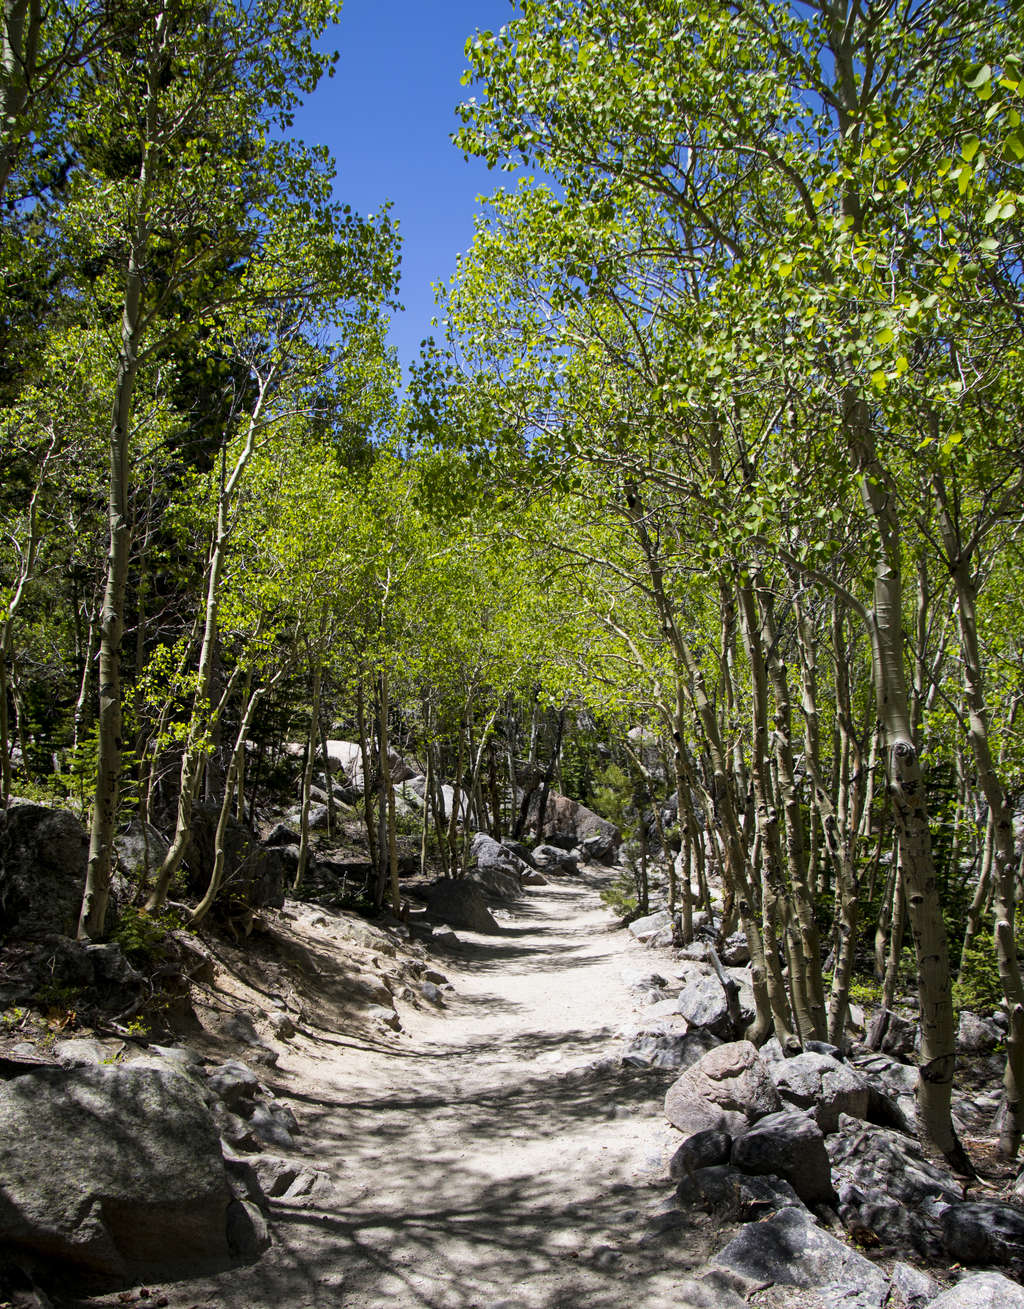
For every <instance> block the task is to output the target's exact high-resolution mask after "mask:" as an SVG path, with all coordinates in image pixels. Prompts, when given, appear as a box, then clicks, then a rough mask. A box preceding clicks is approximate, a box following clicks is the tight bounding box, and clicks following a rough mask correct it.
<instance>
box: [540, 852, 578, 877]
mask: <svg viewBox="0 0 1024 1309" xmlns="http://www.w3.org/2000/svg"><path fill="white" fill-rule="evenodd" d="M533 862H534V865H535V866H536V867H537V868H538V869H539V870H540V871H541V872H542V873H568V874H569V875H570V876H572V875H573V874H574V873H576V872H578V871H579V869H578V863H579V861H578V859H577V857H576V855H575V854H574V853H573V852H572V851H571V850H562V849H560V848H559V847H558V846H557V845H538V846H534V849H533Z"/></svg>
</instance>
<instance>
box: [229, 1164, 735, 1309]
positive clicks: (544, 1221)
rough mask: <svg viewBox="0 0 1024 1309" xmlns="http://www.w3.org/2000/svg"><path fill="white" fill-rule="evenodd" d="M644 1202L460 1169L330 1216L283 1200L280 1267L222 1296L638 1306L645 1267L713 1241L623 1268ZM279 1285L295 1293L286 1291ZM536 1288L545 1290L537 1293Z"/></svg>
mask: <svg viewBox="0 0 1024 1309" xmlns="http://www.w3.org/2000/svg"><path fill="white" fill-rule="evenodd" d="M636 1201H637V1196H636V1192H635V1191H634V1189H633V1188H632V1187H630V1186H629V1185H627V1184H623V1183H617V1184H612V1185H611V1186H607V1187H606V1186H604V1185H602V1182H601V1179H599V1178H595V1179H594V1180H593V1183H592V1184H591V1185H590V1187H588V1188H587V1189H586V1190H585V1191H584V1192H582V1193H581V1192H579V1191H578V1190H577V1192H576V1195H575V1197H574V1200H573V1201H572V1202H571V1203H568V1202H567V1199H566V1196H565V1193H564V1191H563V1190H562V1188H561V1186H560V1185H559V1182H558V1180H557V1179H552V1178H551V1177H539V1178H534V1177H514V1178H503V1179H486V1178H482V1177H480V1176H479V1175H475V1174H473V1173H472V1172H471V1171H469V1170H462V1169H454V1170H453V1171H452V1172H451V1174H450V1177H449V1183H448V1185H447V1186H445V1187H444V1188H443V1189H442V1190H438V1189H437V1188H424V1187H423V1186H422V1185H420V1184H418V1183H417V1182H416V1180H415V1179H413V1178H410V1184H409V1187H408V1191H407V1193H406V1194H405V1195H404V1196H400V1195H398V1194H395V1193H387V1194H384V1195H381V1196H380V1197H379V1198H377V1197H374V1198H373V1199H371V1200H369V1201H364V1202H361V1203H360V1204H358V1206H346V1205H344V1204H341V1205H339V1206H337V1207H334V1208H332V1210H331V1211H330V1212H310V1211H305V1212H296V1211H289V1210H288V1209H287V1208H285V1207H284V1206H281V1205H275V1206H274V1218H275V1239H276V1242H277V1247H278V1259H277V1261H276V1262H275V1265H274V1266H270V1265H264V1266H263V1267H259V1266H257V1267H255V1268H252V1269H247V1270H245V1276H244V1277H243V1278H240V1279H238V1280H236V1281H234V1282H233V1283H231V1284H230V1285H227V1286H224V1287H223V1288H222V1292H221V1294H222V1298H221V1299H220V1300H219V1301H218V1303H220V1304H223V1305H224V1306H226V1307H227V1309H243V1306H245V1307H246V1309H247V1306H248V1304H251V1303H252V1301H253V1299H259V1300H261V1301H262V1302H265V1303H271V1304H273V1303H279V1304H283V1303H288V1304H289V1305H300V1306H311V1307H314V1309H320V1306H327V1305H337V1304H343V1305H345V1306H367V1307H369V1306H379V1305H385V1304H387V1305H396V1306H398V1305H400V1306H408V1307H409V1309H483V1307H484V1306H487V1309H499V1306H500V1307H501V1309H512V1307H513V1306H523V1305H533V1306H538V1309H569V1306H572V1307H573V1309H578V1307H579V1306H583V1305H586V1306H588V1307H590V1309H621V1306H622V1305H624V1304H628V1303H637V1300H636V1298H635V1295H634V1294H633V1293H632V1287H631V1283H633V1281H634V1279H635V1278H636V1276H637V1274H638V1273H640V1272H641V1270H643V1271H648V1270H650V1271H654V1270H655V1265H657V1266H658V1268H659V1270H660V1269H661V1268H664V1267H665V1266H668V1267H669V1268H671V1269H672V1271H673V1273H674V1274H675V1276H677V1277H679V1276H683V1275H685V1274H686V1272H688V1271H689V1270H690V1269H692V1268H694V1267H696V1266H697V1265H698V1264H699V1263H701V1262H702V1261H703V1259H704V1258H706V1257H707V1254H708V1252H709V1249H710V1246H711V1242H712V1240H713V1237H712V1235H711V1233H710V1232H708V1231H707V1230H701V1229H700V1228H698V1227H697V1226H696V1224H694V1225H693V1226H692V1227H691V1229H690V1230H689V1231H686V1232H683V1231H681V1232H680V1234H679V1235H680V1240H679V1241H678V1242H677V1243H674V1244H673V1245H672V1246H670V1247H668V1248H666V1246H665V1244H664V1243H659V1245H658V1248H657V1249H656V1250H655V1249H650V1248H649V1249H646V1250H645V1249H643V1248H639V1249H635V1250H633V1251H631V1252H630V1254H629V1256H628V1260H629V1266H628V1268H626V1267H616V1264H617V1259H616V1256H617V1255H618V1256H619V1257H621V1252H620V1251H619V1250H616V1248H615V1246H616V1243H617V1242H618V1241H620V1240H621V1237H622V1234H623V1231H624V1230H633V1229H635V1228H636V1227H637V1226H639V1225H640V1224H639V1223H638V1217H639V1216H638V1214H637V1211H636V1210H635V1208H634V1205H635V1204H636ZM339 1268H343V1269H344V1272H343V1273H341V1274H340V1275H339V1274H338V1271H337V1270H338V1269H339ZM296 1274H298V1275H299V1276H300V1277H301V1280H302V1283H303V1285H302V1289H301V1292H300V1293H299V1295H298V1296H296V1290H297V1288H296V1285H295V1282H296ZM555 1278H556V1279H557V1284H556V1285H552V1284H551V1282H552V1280H553V1279H555ZM279 1284H283V1285H285V1286H287V1287H288V1296H289V1298H288V1299H282V1298H275V1297H279V1296H280V1295H281V1290H280V1289H279ZM527 1287H532V1288H533V1292H534V1293H533V1294H531V1295H529V1296H527V1294H526V1291H527Z"/></svg>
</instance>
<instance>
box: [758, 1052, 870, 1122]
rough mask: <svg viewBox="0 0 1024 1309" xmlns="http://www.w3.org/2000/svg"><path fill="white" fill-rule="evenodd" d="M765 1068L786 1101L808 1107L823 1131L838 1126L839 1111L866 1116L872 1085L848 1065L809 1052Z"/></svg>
mask: <svg viewBox="0 0 1024 1309" xmlns="http://www.w3.org/2000/svg"><path fill="white" fill-rule="evenodd" d="M768 1067H769V1072H770V1073H771V1077H772V1081H773V1082H774V1083H775V1089H776V1090H777V1091H778V1093H779V1095H780V1096H781V1097H782V1099H783V1100H784V1101H785V1102H786V1104H790V1105H795V1106H796V1108H798V1109H810V1110H811V1111H812V1112H813V1114H814V1118H815V1121H816V1122H817V1124H818V1126H819V1127H820V1128H821V1130H822V1131H823V1132H825V1133H826V1134H827V1133H829V1132H834V1131H835V1130H836V1128H837V1127H838V1126H839V1115H840V1114H849V1115H850V1116H851V1117H853V1118H867V1117H868V1109H869V1107H870V1105H871V1084H870V1082H868V1080H867V1078H866V1077H865V1076H864V1075H863V1073H859V1072H858V1071H857V1069H856V1068H851V1067H850V1065H849V1064H844V1063H840V1061H839V1060H838V1059H834V1058H832V1057H831V1056H830V1055H827V1054H817V1053H815V1052H813V1051H811V1052H805V1053H804V1054H799V1055H796V1056H794V1057H793V1058H792V1059H783V1060H781V1061H780V1062H777V1063H772V1064H769V1066H768Z"/></svg>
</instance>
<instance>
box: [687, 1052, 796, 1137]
mask: <svg viewBox="0 0 1024 1309" xmlns="http://www.w3.org/2000/svg"><path fill="white" fill-rule="evenodd" d="M781 1108H782V1101H781V1100H780V1099H779V1093H778V1092H777V1091H776V1089H775V1087H774V1085H773V1084H772V1079H771V1077H770V1076H769V1074H768V1069H767V1067H766V1066H765V1064H764V1062H763V1061H762V1060H761V1058H760V1057H759V1055H758V1053H757V1050H756V1049H755V1048H754V1046H753V1045H751V1043H750V1042H749V1041H732V1042H730V1043H729V1044H728V1045H720V1046H718V1047H716V1048H715V1049H714V1050H711V1051H709V1053H708V1054H706V1055H704V1056H703V1057H702V1058H701V1059H699V1060H698V1061H697V1063H695V1064H694V1065H693V1066H692V1067H691V1068H688V1069H687V1070H686V1071H685V1072H684V1073H683V1075H682V1076H681V1077H679V1078H677V1080H676V1081H675V1082H673V1084H672V1086H671V1087H669V1090H668V1094H667V1095H666V1096H665V1116H666V1117H667V1118H668V1120H669V1122H670V1123H671V1124H672V1126H673V1127H677V1128H678V1129H679V1131H681V1132H684V1133H685V1134H686V1135H687V1136H693V1135H694V1133H695V1132H703V1131H707V1130H709V1129H710V1130H713V1131H722V1132H729V1133H730V1134H731V1135H738V1134H739V1133H740V1132H742V1131H743V1130H744V1129H745V1128H746V1126H747V1124H748V1123H752V1122H756V1121H757V1120H758V1119H759V1118H763V1117H764V1116H765V1115H766V1114H772V1113H777V1112H778V1111H779V1110H780V1109H781Z"/></svg>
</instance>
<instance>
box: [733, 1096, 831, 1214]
mask: <svg viewBox="0 0 1024 1309" xmlns="http://www.w3.org/2000/svg"><path fill="white" fill-rule="evenodd" d="M732 1163H733V1165H734V1166H735V1167H736V1168H739V1169H741V1170H742V1171H743V1172H745V1173H755V1174H757V1175H759V1176H773V1177H781V1178H783V1179H784V1180H785V1181H787V1182H788V1183H789V1184H790V1186H792V1188H793V1190H794V1191H795V1192H796V1193H797V1195H798V1196H799V1197H800V1199H801V1200H802V1201H803V1202H804V1204H806V1205H815V1204H833V1203H834V1202H835V1199H836V1195H835V1191H834V1190H833V1189H832V1173H831V1167H830V1164H829V1158H828V1151H827V1150H826V1149H825V1138H824V1136H823V1135H822V1132H821V1129H820V1128H819V1127H818V1125H817V1124H816V1123H815V1122H813V1121H812V1119H810V1118H808V1117H807V1116H806V1115H805V1114H801V1113H797V1112H796V1111H795V1110H786V1111H783V1112H782V1113H777V1114H768V1115H766V1117H764V1118H761V1119H759V1120H758V1121H757V1122H756V1123H755V1124H754V1125H753V1127H751V1128H749V1129H748V1130H747V1131H746V1132H745V1133H744V1134H743V1135H742V1136H740V1137H739V1138H738V1139H737V1140H735V1141H734V1142H733V1144H732Z"/></svg>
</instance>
